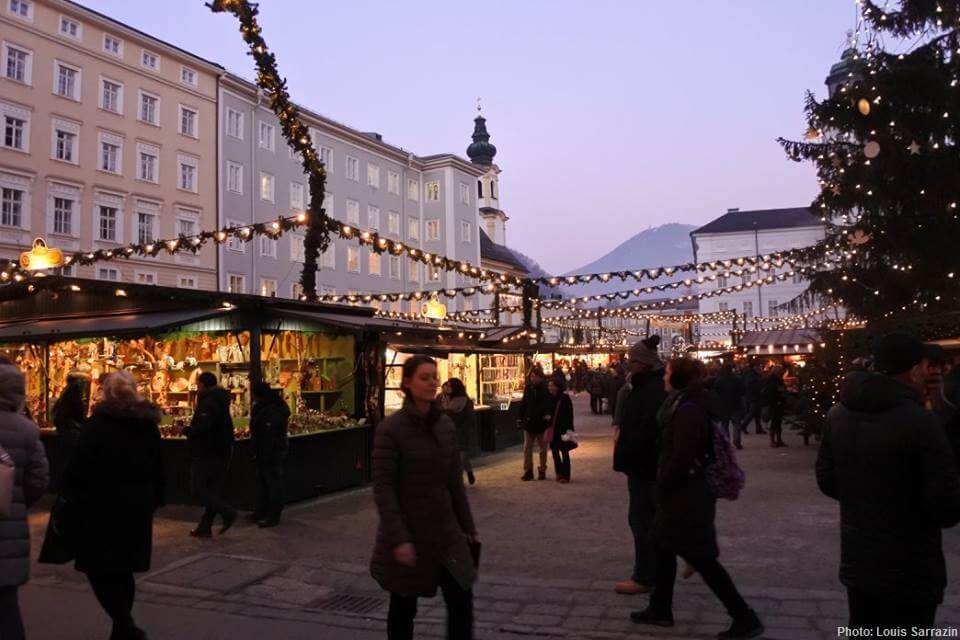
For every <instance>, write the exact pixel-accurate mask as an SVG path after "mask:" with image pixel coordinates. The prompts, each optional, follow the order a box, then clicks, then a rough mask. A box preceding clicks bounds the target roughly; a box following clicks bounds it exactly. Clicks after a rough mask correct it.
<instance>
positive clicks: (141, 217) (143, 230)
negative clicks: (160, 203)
mask: <svg viewBox="0 0 960 640" xmlns="http://www.w3.org/2000/svg"><path fill="white" fill-rule="evenodd" d="M156 225H157V216H155V215H153V214H152V213H144V212H142V211H139V212H137V242H138V243H139V244H150V243H152V242H153V241H154V240H156V238H157V234H156Z"/></svg>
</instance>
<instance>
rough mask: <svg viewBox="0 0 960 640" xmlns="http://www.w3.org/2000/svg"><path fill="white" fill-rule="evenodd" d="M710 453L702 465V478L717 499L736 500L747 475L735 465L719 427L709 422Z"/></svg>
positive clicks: (728, 445) (727, 441) (724, 436)
mask: <svg viewBox="0 0 960 640" xmlns="http://www.w3.org/2000/svg"><path fill="white" fill-rule="evenodd" d="M709 425H710V441H711V442H710V448H711V452H710V454H709V456H708V458H707V460H706V461H705V464H704V465H703V477H704V478H705V479H706V481H707V486H709V487H710V491H711V492H712V493H713V495H715V496H716V497H718V498H723V499H724V500H736V499H737V498H738V497H740V491H742V490H743V486H744V484H746V480H747V474H746V473H744V471H743V469H741V468H740V465H738V464H737V457H736V455H735V454H734V452H733V446H732V445H731V444H730V441H729V440H728V439H727V434H725V433H724V432H723V429H721V428H720V425H719V424H717V423H716V422H714V421H712V420H710V421H709Z"/></svg>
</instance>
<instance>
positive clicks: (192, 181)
mask: <svg viewBox="0 0 960 640" xmlns="http://www.w3.org/2000/svg"><path fill="white" fill-rule="evenodd" d="M177 165H178V166H179V167H180V180H179V183H178V185H177V186H178V187H179V188H181V189H183V190H184V191H191V192H193V193H196V192H197V166H198V165H199V161H198V160H197V159H196V158H190V157H188V156H180V155H178V156H177Z"/></svg>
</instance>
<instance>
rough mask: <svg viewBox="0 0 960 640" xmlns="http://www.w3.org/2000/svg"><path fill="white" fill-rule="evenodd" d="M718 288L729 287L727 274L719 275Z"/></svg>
mask: <svg viewBox="0 0 960 640" xmlns="http://www.w3.org/2000/svg"><path fill="white" fill-rule="evenodd" d="M717 288H718V289H726V288H727V276H717Z"/></svg>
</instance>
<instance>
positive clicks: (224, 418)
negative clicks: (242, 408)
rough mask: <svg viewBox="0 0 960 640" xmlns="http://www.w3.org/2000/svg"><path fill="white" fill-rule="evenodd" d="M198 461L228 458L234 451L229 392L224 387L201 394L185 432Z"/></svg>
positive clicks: (207, 390) (201, 392) (206, 390)
mask: <svg viewBox="0 0 960 640" xmlns="http://www.w3.org/2000/svg"><path fill="white" fill-rule="evenodd" d="M183 434H184V435H185V436H187V442H189V443H190V451H191V452H192V453H193V456H194V457H195V458H226V457H229V456H230V453H231V451H233V419H232V418H231V417H230V392H229V391H227V390H226V389H224V388H223V387H214V388H213V389H205V390H203V391H200V392H199V393H198V397H197V408H196V410H195V411H194V412H193V419H192V420H191V421H190V426H189V427H187V428H186V429H184V430H183Z"/></svg>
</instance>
